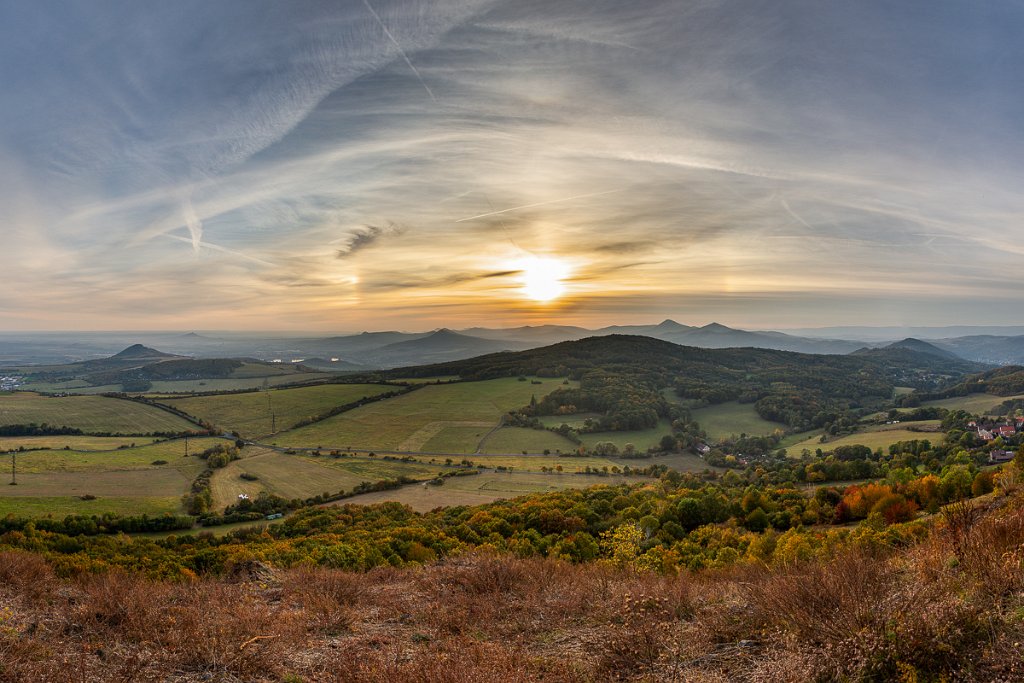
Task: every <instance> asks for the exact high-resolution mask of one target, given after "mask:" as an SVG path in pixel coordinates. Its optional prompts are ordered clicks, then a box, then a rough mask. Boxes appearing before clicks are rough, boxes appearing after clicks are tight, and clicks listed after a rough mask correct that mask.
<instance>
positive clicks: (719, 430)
mask: <svg viewBox="0 0 1024 683" xmlns="http://www.w3.org/2000/svg"><path fill="white" fill-rule="evenodd" d="M692 415H693V419H694V420H696V421H697V422H698V423H699V424H700V426H701V428H702V429H703V430H704V431H705V432H707V435H708V439H710V440H711V441H720V440H721V439H726V438H729V437H731V436H739V435H740V434H746V435H748V436H763V435H767V434H771V433H772V432H774V431H775V430H776V429H783V428H784V425H781V424H779V423H777V422H769V421H768V420H765V419H764V418H762V417H761V416H760V415H758V414H757V411H756V410H754V404H752V403H737V402H736V401H729V402H728V403H720V404H718V405H713V406H708V407H706V408H699V409H697V410H694V411H693V413H692Z"/></svg>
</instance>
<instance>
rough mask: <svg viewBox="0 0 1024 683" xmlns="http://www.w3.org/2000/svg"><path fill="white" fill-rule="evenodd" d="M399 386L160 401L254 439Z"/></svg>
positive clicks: (355, 386) (303, 389)
mask: <svg viewBox="0 0 1024 683" xmlns="http://www.w3.org/2000/svg"><path fill="white" fill-rule="evenodd" d="M398 389H399V387H393V386H387V385H384V384H322V385H318V386H313V387H297V388H294V389H273V390H271V391H256V392H250V393H245V394H222V395H219V396H194V397H190V398H174V399H161V400H160V402H161V403H166V404H167V405H169V406H173V407H174V408H177V409H178V410H182V411H184V412H186V413H188V414H189V415H194V416H195V417H198V418H200V419H202V420H205V421H207V422H210V423H212V424H215V425H217V426H218V427H221V428H223V429H227V430H228V431H237V432H239V433H240V434H241V435H242V436H243V437H245V438H248V439H255V438H260V437H263V436H267V435H269V434H271V433H272V432H273V430H272V426H276V429H277V431H279V432H281V431H285V430H287V429H290V428H291V427H293V426H294V425H295V424H296V423H297V422H299V421H300V420H304V419H307V418H312V417H316V416H318V415H322V414H323V413H325V412H327V411H329V410H330V409H332V408H334V407H337V406H341V405H345V404H347V403H353V402H355V401H358V400H359V399H361V398H364V397H369V396H376V395H378V394H383V393H386V392H388V391H396V390H398ZM271 413H273V415H274V416H275V419H274V420H272V419H271ZM272 423H276V425H274V424H272Z"/></svg>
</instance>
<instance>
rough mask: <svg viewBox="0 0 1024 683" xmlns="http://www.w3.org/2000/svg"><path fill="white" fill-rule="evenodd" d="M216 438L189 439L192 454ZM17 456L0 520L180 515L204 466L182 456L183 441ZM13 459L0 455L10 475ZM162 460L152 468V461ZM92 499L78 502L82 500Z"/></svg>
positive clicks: (2, 489)
mask: <svg viewBox="0 0 1024 683" xmlns="http://www.w3.org/2000/svg"><path fill="white" fill-rule="evenodd" d="M214 443H223V441H222V440H220V439H213V438H204V439H189V450H190V452H191V453H196V452H198V451H200V450H202V449H204V448H207V447H209V446H211V445H213V444H214ZM16 455H17V480H18V485H17V486H8V485H6V480H7V477H6V476H5V477H4V481H5V485H3V486H0V515H2V514H8V513H12V514H15V515H19V516H37V515H45V514H49V513H52V514H53V515H55V516H63V515H66V514H103V513H107V512H113V513H117V514H125V515H140V514H143V513H145V514H163V513H164V512H180V511H181V496H182V495H184V494H185V493H186V492H187V491H188V489H189V487H190V486H191V484H192V480H193V479H195V477H196V476H197V475H198V474H199V473H200V472H201V471H202V470H203V468H204V467H205V463H203V461H202V460H200V459H199V458H197V457H194V456H193V457H188V458H186V457H183V455H184V440H174V441H162V442H159V443H154V444H150V445H146V446H140V447H137V448H126V449H117V450H107V451H74V450H45V451H26V452H24V453H18V454H16ZM11 458H12V456H11V455H0V470H2V471H3V472H4V473H5V475H6V473H7V472H9V471H10V463H11ZM161 460H163V461H166V464H163V465H154V464H153V463H154V461H161ZM84 495H91V496H96V500H82V499H81V498H80V496H84Z"/></svg>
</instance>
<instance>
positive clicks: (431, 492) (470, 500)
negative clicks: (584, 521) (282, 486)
mask: <svg viewBox="0 0 1024 683" xmlns="http://www.w3.org/2000/svg"><path fill="white" fill-rule="evenodd" d="M642 481H650V480H649V479H645V478H643V477H624V476H621V475H620V476H615V475H612V476H608V477H598V476H586V475H578V474H523V473H518V472H512V473H505V472H486V473H483V474H476V475H471V476H466V477H451V478H450V479H446V480H445V483H444V484H443V485H442V486H431V485H428V484H413V485H411V486H404V487H402V488H400V489H395V490H393V491H377V492H374V493H364V494H361V495H358V496H353V497H352V498H346V499H344V500H341V501H338V503H336V504H344V503H356V504H359V505H370V504H373V503H383V502H386V501H396V502H399V503H404V504H406V505H408V506H410V507H412V509H414V510H416V511H418V512H426V511H428V510H433V509H434V508H438V507H449V506H453V505H480V504H482V503H490V502H493V501H495V500H504V499H506V498H515V497H516V496H525V495H528V494H531V493H544V492H547V491H558V490H561V489H567V488H586V487H588V486H595V485H600V484H622V483H627V482H642Z"/></svg>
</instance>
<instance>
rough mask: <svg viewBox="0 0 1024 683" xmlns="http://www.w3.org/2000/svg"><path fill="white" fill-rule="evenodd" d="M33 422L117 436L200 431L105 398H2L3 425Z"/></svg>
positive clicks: (20, 394) (0, 420)
mask: <svg viewBox="0 0 1024 683" xmlns="http://www.w3.org/2000/svg"><path fill="white" fill-rule="evenodd" d="M31 423H35V424H43V423H47V424H50V425H57V426H62V427H74V428H77V429H81V430H82V431H83V432H110V433H115V434H145V433H149V432H185V431H191V430H194V429H198V428H197V427H196V426H195V425H194V424H192V423H190V422H188V421H186V420H184V419H182V418H180V417H178V416H177V415H173V414H171V413H169V412H167V411H166V410H161V409H160V408H154V407H153V406H147V405H143V404H141V403H135V402H133V401H126V400H121V399H116V398H107V397H105V396H57V397H50V396H41V395H39V394H33V393H28V392H20V391H19V392H15V393H13V394H2V395H0V425H12V424H31Z"/></svg>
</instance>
